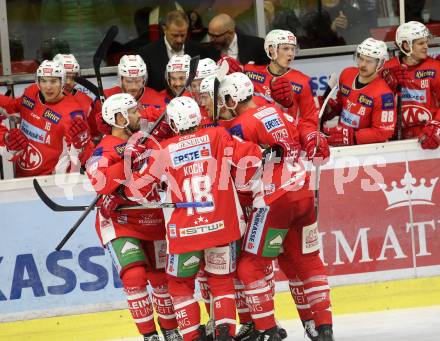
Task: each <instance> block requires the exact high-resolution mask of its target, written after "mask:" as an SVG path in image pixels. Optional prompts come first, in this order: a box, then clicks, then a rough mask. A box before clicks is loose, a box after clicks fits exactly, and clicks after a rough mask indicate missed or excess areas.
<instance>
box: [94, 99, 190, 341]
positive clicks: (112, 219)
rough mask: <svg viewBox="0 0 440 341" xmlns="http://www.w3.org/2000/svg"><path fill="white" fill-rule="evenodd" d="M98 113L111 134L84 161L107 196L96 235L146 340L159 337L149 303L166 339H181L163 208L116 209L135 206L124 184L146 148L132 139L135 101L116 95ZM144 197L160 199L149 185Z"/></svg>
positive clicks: (135, 123) (136, 110) (136, 122)
mask: <svg viewBox="0 0 440 341" xmlns="http://www.w3.org/2000/svg"><path fill="white" fill-rule="evenodd" d="M102 116H103V119H104V120H105V121H106V122H107V123H108V124H109V125H110V126H111V127H112V128H111V134H109V135H106V136H105V137H104V138H103V139H102V140H101V142H100V143H99V145H98V146H97V147H96V149H95V151H94V153H93V155H92V157H91V158H90V160H89V161H88V163H87V174H88V176H89V178H90V180H91V183H92V185H93V186H94V188H95V190H96V192H97V193H99V194H103V195H104V196H105V197H104V199H103V200H101V202H100V206H101V207H100V209H99V210H98V212H97V215H96V230H97V233H98V235H99V238H100V240H101V242H102V245H103V246H104V247H106V248H107V250H109V252H110V254H111V256H112V260H113V263H114V264H115V266H116V268H117V269H118V271H119V275H120V277H121V280H122V283H123V286H124V291H125V293H126V295H127V301H128V307H129V309H130V312H131V314H132V316H133V319H134V322H135V323H136V326H137V328H138V330H139V332H140V333H141V334H143V336H144V340H146V341H147V340H148V341H159V340H160V339H159V336H158V335H157V332H156V326H155V323H154V319H153V306H154V308H155V310H156V312H157V314H158V320H159V324H160V327H161V329H162V333H163V335H164V338H165V340H167V341H178V340H182V338H181V336H180V335H179V334H178V331H177V322H176V318H175V314H174V308H173V305H172V301H171V297H170V295H169V293H168V287H167V281H166V274H165V253H166V242H165V226H164V217H163V213H162V210H161V209H159V208H157V209H142V208H139V209H131V210H118V207H119V206H120V205H128V206H136V205H137V203H135V202H133V201H130V200H128V199H127V197H126V196H125V194H124V183H125V182H126V181H127V179H129V178H130V175H131V168H132V167H133V169H135V170H138V169H139V168H140V166H141V161H142V154H143V153H144V152H145V151H146V147H145V146H143V145H140V144H139V143H136V142H137V141H136V136H137V135H136V134H138V133H136V132H138V131H139V128H140V113H139V107H138V104H137V102H136V100H135V99H134V97H133V96H132V95H130V94H115V95H112V96H110V97H109V98H108V99H107V100H106V101H105V102H104V104H103V108H102ZM133 134H134V135H133ZM133 140H135V141H134V142H132V141H133ZM148 141H149V142H151V141H152V140H148ZM146 199H147V200H149V201H151V202H154V201H159V200H160V197H159V194H158V192H157V190H156V189H152V190H151V192H150V193H148V195H147V196H146ZM148 282H149V283H150V285H151V287H152V288H153V291H152V299H151V298H150V295H149V293H148V291H147V284H148Z"/></svg>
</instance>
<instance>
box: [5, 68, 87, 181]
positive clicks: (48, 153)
mask: <svg viewBox="0 0 440 341" xmlns="http://www.w3.org/2000/svg"><path fill="white" fill-rule="evenodd" d="M65 80H66V73H65V71H64V67H63V66H62V65H61V64H59V63H57V62H54V61H52V60H44V61H43V62H42V63H41V64H40V66H39V67H38V69H37V72H36V81H35V84H32V85H30V86H29V87H27V88H26V89H25V90H24V93H23V95H22V96H21V97H19V98H12V97H8V96H3V95H0V107H1V108H4V109H5V110H6V112H7V113H8V114H11V115H12V114H14V113H18V114H19V116H20V127H19V128H13V129H11V130H7V129H6V128H5V127H4V126H2V125H0V151H1V152H2V154H3V155H6V156H8V157H9V158H10V157H11V156H12V158H11V161H13V162H14V163H15V165H16V166H17V167H16V169H15V172H16V176H17V177H26V176H37V175H49V174H54V173H65V172H68V171H71V170H76V171H78V170H79V168H80V164H79V162H78V160H79V161H80V163H81V164H84V163H85V161H86V160H87V159H88V157H89V156H90V154H91V153H92V151H93V143H92V142H91V141H90V132H89V127H88V125H87V121H86V117H85V114H84V112H83V111H82V109H81V107H80V105H79V104H78V103H77V102H76V100H75V99H74V98H73V97H72V96H71V95H69V94H67V93H64V91H63V86H64V84H65Z"/></svg>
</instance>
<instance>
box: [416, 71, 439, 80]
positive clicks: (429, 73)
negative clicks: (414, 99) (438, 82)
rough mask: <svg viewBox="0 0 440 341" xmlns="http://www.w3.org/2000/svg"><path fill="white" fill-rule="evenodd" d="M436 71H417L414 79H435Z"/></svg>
mask: <svg viewBox="0 0 440 341" xmlns="http://www.w3.org/2000/svg"><path fill="white" fill-rule="evenodd" d="M435 74H436V71H435V70H432V69H429V70H417V71H416V75H415V77H416V78H417V79H424V78H435Z"/></svg>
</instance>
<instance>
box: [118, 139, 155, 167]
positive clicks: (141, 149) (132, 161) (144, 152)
mask: <svg viewBox="0 0 440 341" xmlns="http://www.w3.org/2000/svg"><path fill="white" fill-rule="evenodd" d="M143 136H144V134H143V133H142V132H138V133H136V134H133V135H132V136H131V137H130V140H129V141H128V143H127V145H126V146H125V151H124V162H129V167H130V168H131V170H132V171H137V170H139V169H141V168H142V166H143V165H144V164H145V163H146V162H147V161H148V158H149V156H150V155H151V149H147V147H146V146H145V145H143V144H140V141H141V139H142V137H143Z"/></svg>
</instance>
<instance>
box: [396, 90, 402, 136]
mask: <svg viewBox="0 0 440 341" xmlns="http://www.w3.org/2000/svg"><path fill="white" fill-rule="evenodd" d="M396 94H397V103H396V113H397V119H396V139H397V140H401V139H402V133H403V126H402V125H403V122H402V85H400V84H399V85H397V89H396Z"/></svg>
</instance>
